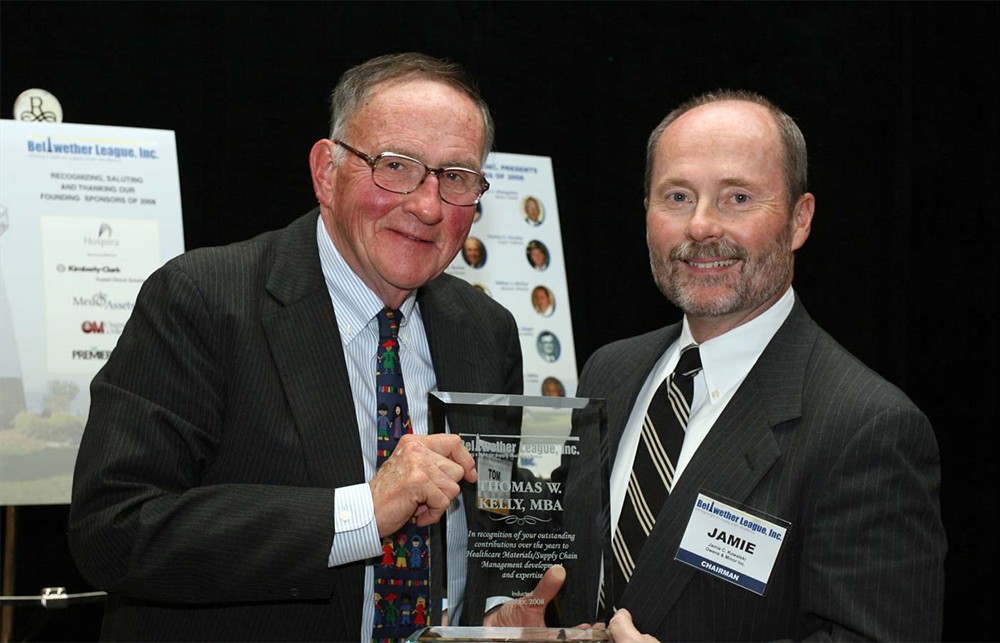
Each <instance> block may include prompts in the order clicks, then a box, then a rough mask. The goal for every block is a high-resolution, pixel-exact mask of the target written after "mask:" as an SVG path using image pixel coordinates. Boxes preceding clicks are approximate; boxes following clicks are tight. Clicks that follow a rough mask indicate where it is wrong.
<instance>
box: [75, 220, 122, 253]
mask: <svg viewBox="0 0 1000 643" xmlns="http://www.w3.org/2000/svg"><path fill="white" fill-rule="evenodd" d="M111 234H112V230H111V226H110V225H108V224H107V223H105V222H103V221H102V222H101V227H99V228H98V229H97V236H96V237H91V236H89V235H88V236H86V237H84V238H83V243H84V244H86V245H88V246H98V247H101V248H106V247H108V246H112V247H113V246H117V245H120V242H119V241H118V239H112V238H111Z"/></svg>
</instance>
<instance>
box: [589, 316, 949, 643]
mask: <svg viewBox="0 0 1000 643" xmlns="http://www.w3.org/2000/svg"><path fill="white" fill-rule="evenodd" d="M679 334H680V324H676V325H673V326H669V327H667V328H664V329H661V330H658V331H655V332H652V333H649V334H647V335H643V336H641V337H635V338H632V339H627V340H624V341H619V342H616V343H613V344H610V345H608V346H605V347H603V348H601V349H600V350H599V351H597V352H596V353H595V354H594V355H593V357H591V359H590V360H589V361H588V362H587V364H586V366H585V367H584V371H583V374H582V375H581V378H580V385H579V389H578V391H579V392H578V394H579V395H580V396H581V397H604V398H607V400H608V419H609V429H610V432H611V443H612V444H611V451H612V456H611V457H612V460H613V458H614V455H613V454H614V452H616V451H617V447H618V443H619V441H620V439H621V435H622V431H623V429H624V426H625V423H626V421H627V419H628V416H629V414H630V412H631V410H632V406H633V404H634V403H635V398H636V395H637V394H638V391H639V388H640V387H641V386H642V384H643V381H644V380H645V378H646V377H647V375H648V374H649V372H650V370H651V369H652V367H653V364H654V362H655V361H656V360H657V359H658V358H659V357H660V355H661V354H662V353H663V351H664V350H666V348H667V347H668V346H670V344H671V343H672V342H674V341H675V340H676V339H677V337H678V335H679ZM939 481H940V463H939V459H938V450H937V441H936V439H935V437H934V433H933V431H932V429H931V426H930V423H929V422H928V421H927V418H926V417H925V416H924V415H923V414H922V413H921V412H920V411H919V410H918V409H917V408H916V406H914V404H913V403H912V402H911V401H910V400H909V399H908V398H907V397H906V396H905V395H904V394H903V393H902V392H901V391H899V390H898V389H897V388H896V387H894V386H893V385H892V384H890V383H888V382H886V381H885V380H883V379H882V378H881V377H879V376H878V375H876V374H875V373H874V372H872V371H871V370H869V369H868V368H866V367H865V366H864V365H863V364H861V362H859V361H858V360H857V359H855V358H854V357H853V356H851V355H850V354H849V353H848V352H847V351H846V350H845V349H844V348H843V347H841V346H840V345H838V344H837V343H836V342H835V341H834V340H833V339H832V338H831V337H830V336H829V335H827V334H826V333H825V332H823V330H821V329H820V328H819V327H818V326H817V325H816V324H815V322H813V320H812V319H811V318H810V317H809V315H808V314H807V313H806V311H805V309H804V308H803V306H802V305H801V304H800V303H798V302H796V304H795V307H794V309H793V310H792V313H791V315H790V316H789V318H788V319H787V320H786V322H785V323H784V325H783V326H782V327H781V329H780V330H779V331H778V332H777V334H776V335H775V336H774V338H773V339H772V341H771V343H770V344H769V345H768V346H767V348H766V349H765V350H764V352H763V354H762V355H761V357H760V359H759V360H758V362H757V364H756V365H755V366H754V367H753V369H752V370H751V371H750V373H749V375H748V376H747V378H746V379H745V380H744V382H743V384H742V385H741V386H740V389H739V391H738V392H737V393H736V395H735V397H734V398H733V399H732V401H731V402H730V403H729V405H728V406H727V408H726V409H725V411H724V412H723V415H722V416H721V417H720V418H719V420H718V421H717V422H716V424H715V425H714V426H713V428H712V430H711V431H710V432H709V434H708V436H707V437H706V438H705V441H704V442H703V443H702V445H701V446H700V448H699V449H698V451H697V453H696V454H695V456H694V458H693V460H692V461H691V463H690V464H689V465H688V467H687V468H686V469H685V471H684V474H683V476H682V477H681V479H680V481H679V482H678V484H677V486H676V487H675V489H674V490H673V492H672V493H671V495H670V497H669V499H668V500H667V502H666V504H665V506H664V507H663V510H662V511H661V512H660V515H659V517H658V520H657V523H656V526H655V528H654V530H653V532H652V534H651V535H650V538H649V540H648V541H647V543H646V545H645V547H644V548H643V550H642V552H641V554H640V556H639V559H638V561H637V570H636V573H635V575H634V576H633V579H632V581H631V582H630V583H629V586H628V588H627V589H626V592H625V595H624V597H623V605H622V606H623V607H626V608H628V609H629V611H630V612H631V613H632V614H633V616H634V617H635V621H636V625H637V627H638V628H639V630H640V631H643V632H648V633H650V634H654V635H656V636H657V637H658V638H660V639H661V640H665V641H666V640H676V641H751V640H770V639H781V638H788V639H806V638H811V639H817V640H823V639H831V638H832V639H835V640H845V639H850V640H857V639H879V640H901V641H928V640H934V639H939V638H940V637H941V626H942V624H941V618H942V601H943V592H944V571H943V561H944V555H945V549H946V544H945V534H944V529H943V527H942V524H941V519H940V507H939V499H938V487H939ZM702 489H704V490H708V491H710V492H716V493H718V494H721V495H723V496H725V497H728V498H731V499H733V500H735V501H737V502H741V503H745V504H747V505H749V506H751V507H753V508H756V509H760V510H762V511H766V512H768V513H769V514H772V515H775V516H778V517H780V518H783V519H785V520H788V521H790V522H791V528H790V529H789V530H788V533H787V534H786V540H785V543H784V546H783V548H782V551H781V553H780V556H779V558H778V561H777V563H776V565H775V568H774V571H773V573H772V574H771V578H770V582H769V583H768V587H767V593H766V596H764V597H759V596H757V595H756V594H752V593H750V592H748V591H745V590H743V589H741V588H739V587H737V586H735V585H732V584H730V583H727V582H725V581H722V580H720V579H718V578H715V577H712V576H709V575H708V574H705V573H702V572H700V571H697V570H696V569H694V568H692V567H689V566H687V565H684V564H682V563H679V562H677V561H675V560H673V558H674V554H675V553H676V551H677V548H678V545H679V544H680V540H681V536H682V535H683V533H684V529H685V527H686V525H687V522H688V519H689V518H690V516H691V511H692V508H693V506H694V502H695V497H696V495H697V493H698V491H699V490H702ZM595 591H596V590H595Z"/></svg>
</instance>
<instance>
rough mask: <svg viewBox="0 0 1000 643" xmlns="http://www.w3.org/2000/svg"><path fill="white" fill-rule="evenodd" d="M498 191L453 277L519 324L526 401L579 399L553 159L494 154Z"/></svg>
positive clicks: (492, 174) (485, 203) (481, 213)
mask: <svg viewBox="0 0 1000 643" xmlns="http://www.w3.org/2000/svg"><path fill="white" fill-rule="evenodd" d="M484 173H485V175H486V179H487V180H488V181H489V182H490V189H489V191H488V192H486V194H485V195H483V198H482V200H481V201H480V203H479V206H477V209H476V218H475V221H474V223H473V224H472V232H471V233H470V234H469V239H468V240H467V241H466V244H465V247H464V248H463V250H462V252H461V253H459V255H458V256H457V257H455V260H454V261H453V262H452V264H451V265H450V266H449V267H448V269H447V272H448V273H449V274H452V275H454V276H456V277H460V278H462V279H465V280H466V281H468V282H469V283H471V284H472V285H473V286H475V287H477V288H479V289H480V290H482V291H483V292H484V293H486V294H487V295H488V296H490V297H492V298H493V299H495V300H496V301H497V302H499V303H500V304H502V305H503V306H504V307H505V308H507V310H509V311H510V312H511V313H512V314H513V315H514V318H515V319H516V320H517V325H518V330H519V333H520V337H521V353H522V355H523V356H524V392H525V395H552V396H573V395H575V394H576V383H577V370H576V348H575V346H574V342H573V324H572V317H571V316H570V305H569V289H568V287H567V285H566V264H565V260H564V255H563V245H562V235H561V232H560V227H559V225H560V224H559V207H558V204H557V203H556V188H555V178H554V175H553V172H552V159H551V158H549V157H547V156H530V155H526V154H510V153H503V152H494V153H493V154H491V155H490V157H489V159H488V160H487V162H486V167H485V169H484Z"/></svg>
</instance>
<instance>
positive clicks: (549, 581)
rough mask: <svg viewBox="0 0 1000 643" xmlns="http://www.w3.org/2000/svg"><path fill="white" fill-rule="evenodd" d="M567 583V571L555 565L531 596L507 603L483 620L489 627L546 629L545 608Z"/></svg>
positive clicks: (543, 577) (543, 576) (549, 569)
mask: <svg viewBox="0 0 1000 643" xmlns="http://www.w3.org/2000/svg"><path fill="white" fill-rule="evenodd" d="M565 581H566V569H565V568H564V567H563V566H562V565H553V566H552V567H549V568H548V569H547V570H545V574H543V575H542V577H541V578H540V579H539V580H538V584H537V585H535V589H533V590H532V591H531V593H530V594H528V595H526V596H522V597H521V598H515V599H514V600H512V601H507V602H506V603H504V604H503V605H501V606H500V607H499V608H497V609H496V610H494V611H492V612H490V613H489V614H487V615H486V617H485V618H483V625H485V626H487V627H545V606H546V605H548V604H549V601H551V600H552V599H553V598H555V597H556V594H558V593H559V590H560V589H562V586H563V583H564V582H565Z"/></svg>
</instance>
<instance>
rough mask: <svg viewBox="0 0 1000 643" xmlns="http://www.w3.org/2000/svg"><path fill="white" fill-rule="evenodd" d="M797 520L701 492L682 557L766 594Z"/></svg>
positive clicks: (686, 562) (680, 554)
mask: <svg viewBox="0 0 1000 643" xmlns="http://www.w3.org/2000/svg"><path fill="white" fill-rule="evenodd" d="M789 527H791V523H789V522H787V521H784V520H781V519H780V518H775V517H774V516H768V515H767V514H765V513H763V512H761V511H756V510H754V509H751V508H749V507H746V506H741V505H739V504H738V503H735V502H733V501H731V500H728V499H726V498H722V497H714V496H710V495H709V494H707V493H699V494H698V498H697V500H695V504H694V509H693V510H692V512H691V519H690V520H689V521H688V525H687V529H685V530H684V537H683V538H682V539H681V546H680V548H679V549H678V550H677V555H676V556H675V559H676V560H679V561H680V562H682V563H685V564H687V565H691V566H692V567H694V568H696V569H699V570H701V571H703V572H705V573H707V574H711V575H712V576H718V577H719V578H721V579H722V580H725V581H729V582H730V583H733V584H734V585H739V586H740V587H742V588H744V589H747V590H750V591H751V592H753V593H755V594H759V595H761V596H763V595H764V592H765V591H766V590H767V581H768V579H769V578H770V577H771V570H773V569H774V562H775V561H776V560H777V559H778V553H779V552H780V551H781V544H782V542H783V541H784V538H785V532H786V531H788V528H789Z"/></svg>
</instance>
